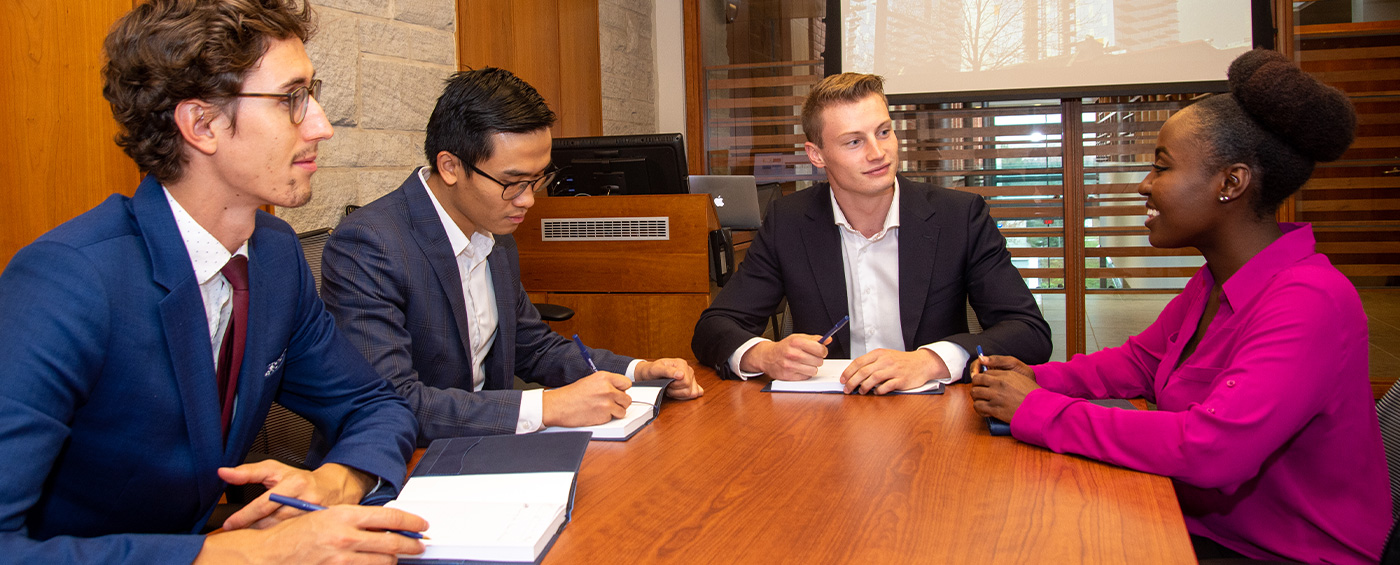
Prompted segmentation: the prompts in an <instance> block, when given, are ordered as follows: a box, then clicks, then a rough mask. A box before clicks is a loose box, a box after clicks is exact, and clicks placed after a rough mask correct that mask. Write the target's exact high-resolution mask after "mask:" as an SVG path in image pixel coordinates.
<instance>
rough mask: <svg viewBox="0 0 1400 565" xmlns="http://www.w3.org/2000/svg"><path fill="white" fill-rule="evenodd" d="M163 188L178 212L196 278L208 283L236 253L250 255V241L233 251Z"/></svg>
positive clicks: (174, 211)
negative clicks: (229, 250) (230, 251)
mask: <svg viewBox="0 0 1400 565" xmlns="http://www.w3.org/2000/svg"><path fill="white" fill-rule="evenodd" d="M161 190H164V191H165V199H166V200H167V201H168V202H170V211H171V212H173V213H174V215H175V227H177V228H179V229H180V238H181V239H183V240H184V242H185V251H187V252H188V253H189V254H190V263H191V264H192V265H194V278H195V281H197V282H198V283H199V284H201V285H203V284H206V283H208V282H209V281H210V280H211V279H213V278H214V277H215V276H216V275H218V274H219V271H220V270H222V269H223V268H224V265H226V264H228V260H229V259H230V258H232V257H233V256H234V255H242V256H244V257H247V256H248V242H247V241H244V242H243V245H240V246H239V247H238V250H237V251H235V252H234V253H229V252H228V249H226V248H224V244H222V243H219V240H218V239H217V238H215V237H214V234H211V233H209V230H206V229H204V226H201V225H199V222H197V221H195V219H194V217H193V216H191V215H190V213H189V212H188V211H186V210H185V208H184V207H183V206H181V205H180V203H179V202H177V201H175V196H174V195H172V194H170V189H168V188H165V186H164V185H161Z"/></svg>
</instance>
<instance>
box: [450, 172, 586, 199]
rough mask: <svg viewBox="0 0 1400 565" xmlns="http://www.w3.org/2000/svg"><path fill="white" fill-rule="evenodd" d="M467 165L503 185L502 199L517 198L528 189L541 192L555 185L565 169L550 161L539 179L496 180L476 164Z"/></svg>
mask: <svg viewBox="0 0 1400 565" xmlns="http://www.w3.org/2000/svg"><path fill="white" fill-rule="evenodd" d="M467 166H468V167H470V168H471V170H472V171H473V172H475V173H476V174H478V175H481V176H483V177H486V178H488V179H491V182H494V183H496V184H499V185H501V200H515V199H516V198H519V197H520V195H521V194H525V191H526V190H530V191H534V192H539V191H540V189H543V188H546V187H550V186H553V185H554V183H555V182H556V180H557V179H558V178H559V171H562V170H563V169H560V168H559V167H556V166H554V163H550V164H549V170H547V171H545V172H544V175H542V176H540V177H539V178H537V179H531V180H521V181H515V182H501V181H498V180H496V177H493V176H491V175H488V174H486V171H483V170H481V169H478V168H476V165H467Z"/></svg>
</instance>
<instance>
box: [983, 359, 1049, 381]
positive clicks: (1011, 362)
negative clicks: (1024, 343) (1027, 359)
mask: <svg viewBox="0 0 1400 565" xmlns="http://www.w3.org/2000/svg"><path fill="white" fill-rule="evenodd" d="M982 359H986V360H987V362H986V363H985V364H984V363H983V362H982ZM982 359H979V358H977V357H973V358H972V370H971V371H970V372H971V373H972V374H974V375H976V374H977V373H981V372H983V371H987V370H990V369H1000V370H1003V371H1012V372H1015V373H1020V374H1022V375H1025V377H1026V378H1028V379H1031V380H1035V371H1033V370H1031V368H1030V366H1028V365H1026V364H1025V363H1022V362H1021V360H1020V359H1017V358H1015V357H1012V356H1010V355H987V356H984V357H982Z"/></svg>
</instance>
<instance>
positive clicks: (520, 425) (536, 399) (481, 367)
mask: <svg viewBox="0 0 1400 565" xmlns="http://www.w3.org/2000/svg"><path fill="white" fill-rule="evenodd" d="M429 171H430V170H429V169H428V168H427V167H422V168H420V169H418V180H419V181H420V182H422V183H423V189H424V190H427V191H428V198H429V199H430V200H432V201H433V208H434V209H436V210H437V213H438V220H439V221H441V222H442V228H443V230H445V231H446V232H447V241H448V243H450V244H451V245H452V255H454V256H455V257H457V273H458V274H459V276H461V278H462V298H463V300H464V302H465V305H466V309H467V312H466V314H467V340H468V341H469V342H471V346H472V350H471V356H472V391H474V392H480V391H481V390H482V388H484V387H485V386H486V356H487V355H488V354H490V352H491V346H492V345H493V344H495V343H496V329H497V328H498V327H499V326H500V324H499V322H500V312H499V311H497V309H496V287H495V286H494V285H492V284H491V266H490V265H489V264H488V263H487V262H486V257H487V256H488V255H490V254H491V249H492V248H493V247H495V245H496V238H495V236H493V235H491V234H490V233H481V232H479V231H476V232H472V234H471V236H468V235H467V234H466V233H464V232H463V231H462V228H461V226H458V225H457V222H456V221H455V220H453V219H452V217H451V216H448V215H447V210H446V209H444V208H443V207H442V203H441V202H438V199H437V195H435V194H433V191H432V189H431V188H429V187H428V174H429ZM543 425H544V390H543V389H532V390H526V391H521V395H520V415H519V416H517V417H516V420H515V433H517V434H524V433H530V432H533V431H536V430H538V429H540V427H542V426H543Z"/></svg>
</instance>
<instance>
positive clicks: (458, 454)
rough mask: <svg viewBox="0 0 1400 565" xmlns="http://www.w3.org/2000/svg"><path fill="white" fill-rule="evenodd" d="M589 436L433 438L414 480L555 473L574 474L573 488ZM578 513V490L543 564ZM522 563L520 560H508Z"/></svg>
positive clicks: (468, 564)
mask: <svg viewBox="0 0 1400 565" xmlns="http://www.w3.org/2000/svg"><path fill="white" fill-rule="evenodd" d="M592 435H593V434H591V433H589V432H559V433H555V434H525V435H500V436H482V437H455V438H444V439H438V440H433V443H431V444H429V445H428V449H427V450H426V451H424V452H423V458H422V459H419V460H418V466H417V467H415V468H414V469H413V474H412V475H410V476H409V478H412V477H431V476H441V475H488V474H500V473H553V472H569V473H573V474H574V486H575V487H577V486H578V470H579V467H580V466H581V465H582V464H583V454H584V452H585V451H587V449H588V440H589V438H590V437H592ZM573 514H574V490H572V489H571V490H570V491H569V504H568V508H567V509H566V510H565V511H564V523H563V524H560V525H559V531H557V532H554V537H552V538H550V540H549V543H548V544H547V545H545V547H544V550H543V551H540V556H539V558H538V559H536V560H535V563H539V562H540V561H543V560H544V556H546V555H549V550H550V548H553V547H554V542H556V541H558V540H559V534H560V532H563V531H564V526H567V525H568V524H569V521H570V520H572V519H573ZM399 563H407V564H432V565H444V564H450V565H484V564H494V563H498V562H494V561H465V560H444V559H431V560H429V559H412V558H407V559H400V560H399ZM509 563H512V564H515V565H518V564H519V563H521V562H518V561H515V562H509Z"/></svg>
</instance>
